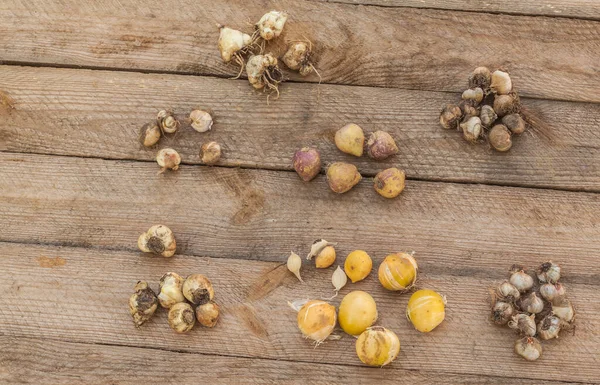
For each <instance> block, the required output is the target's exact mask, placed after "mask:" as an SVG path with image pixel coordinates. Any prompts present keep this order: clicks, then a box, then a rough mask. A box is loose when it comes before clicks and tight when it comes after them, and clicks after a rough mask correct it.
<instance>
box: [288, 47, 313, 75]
mask: <svg viewBox="0 0 600 385" xmlns="http://www.w3.org/2000/svg"><path fill="white" fill-rule="evenodd" d="M311 56H312V49H311V44H310V42H304V41H296V42H292V43H291V44H290V45H289V47H288V49H287V51H286V52H285V54H284V55H283V57H282V60H283V62H284V63H285V65H286V66H287V67H288V68H289V69H291V70H294V71H298V72H300V75H302V76H306V75H308V74H310V73H311V72H313V71H314V70H315V67H314V66H313V64H312V63H311Z"/></svg>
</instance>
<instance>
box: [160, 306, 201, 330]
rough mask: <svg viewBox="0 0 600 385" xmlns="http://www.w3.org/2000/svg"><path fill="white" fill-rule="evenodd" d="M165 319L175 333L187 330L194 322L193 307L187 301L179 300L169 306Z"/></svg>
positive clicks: (190, 328)
mask: <svg viewBox="0 0 600 385" xmlns="http://www.w3.org/2000/svg"><path fill="white" fill-rule="evenodd" d="M167 320H168V322H169V326H171V328H172V329H173V330H175V331H176V332H177V333H187V332H189V331H190V330H192V328H193V327H194V324H195V323H196V317H195V316H194V309H193V308H192V306H190V304H189V303H187V302H179V303H176V304H175V305H173V306H171V309H170V310H169V315H168V316H167Z"/></svg>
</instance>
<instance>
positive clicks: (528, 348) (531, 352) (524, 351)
mask: <svg viewBox="0 0 600 385" xmlns="http://www.w3.org/2000/svg"><path fill="white" fill-rule="evenodd" d="M515 352H516V353H517V354H518V355H520V356H521V357H523V358H524V359H526V360H527V361H535V360H537V359H538V358H540V356H541V355H542V344H541V343H540V341H538V339H537V338H533V337H524V338H521V339H518V340H517V341H516V342H515Z"/></svg>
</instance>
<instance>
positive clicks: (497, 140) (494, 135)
mask: <svg viewBox="0 0 600 385" xmlns="http://www.w3.org/2000/svg"><path fill="white" fill-rule="evenodd" d="M488 140H489V142H490V144H491V145H492V147H494V149H496V151H500V152H504V151H508V150H510V148H511V147H512V140H511V138H510V131H509V130H508V128H506V126H505V125H503V124H497V125H495V126H494V127H493V128H492V129H491V130H490V132H489V134H488Z"/></svg>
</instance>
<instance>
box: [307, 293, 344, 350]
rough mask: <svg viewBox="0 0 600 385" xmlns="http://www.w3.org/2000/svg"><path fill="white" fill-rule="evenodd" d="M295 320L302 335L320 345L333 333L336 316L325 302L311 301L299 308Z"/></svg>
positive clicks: (333, 309) (330, 306)
mask: <svg viewBox="0 0 600 385" xmlns="http://www.w3.org/2000/svg"><path fill="white" fill-rule="evenodd" d="M297 320H298V328H299V329H300V331H301V332H302V334H303V335H304V336H305V337H306V338H309V339H311V340H313V341H315V342H317V344H320V343H321V342H323V341H325V339H326V338H327V337H329V335H330V334H331V332H333V328H334V327H335V323H336V320H337V315H336V313H335V307H334V306H333V305H330V304H328V303H327V302H325V301H320V300H312V301H308V302H306V303H305V304H304V306H302V307H301V308H300V311H298V317H297Z"/></svg>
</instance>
